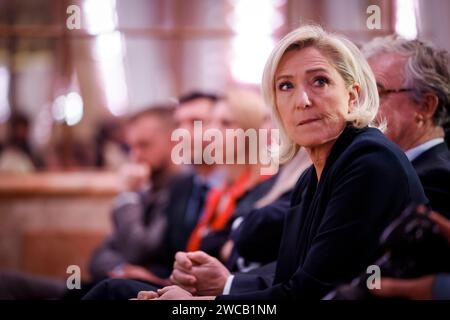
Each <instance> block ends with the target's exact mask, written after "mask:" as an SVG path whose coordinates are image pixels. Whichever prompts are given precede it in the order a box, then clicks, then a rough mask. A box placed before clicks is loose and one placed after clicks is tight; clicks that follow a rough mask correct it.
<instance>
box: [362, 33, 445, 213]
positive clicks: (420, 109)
mask: <svg viewBox="0 0 450 320" xmlns="http://www.w3.org/2000/svg"><path fill="white" fill-rule="evenodd" d="M363 52H364V53H365V56H366V57H367V58H368V62H369V64H370V66H371V68H372V70H373V72H374V74H375V78H376V81H377V85H378V90H379V95H380V112H379V118H380V120H381V121H386V122H387V130H386V132H385V134H386V136H387V137H388V138H389V139H391V140H392V141H394V142H395V143H396V144H397V145H399V146H400V148H402V150H404V151H405V153H406V155H407V157H408V158H409V160H410V161H411V163H412V165H413V167H414V168H415V169H416V171H417V174H418V176H419V178H420V181H421V183H422V185H423V188H424V190H425V194H426V196H427V198H428V199H429V200H430V204H431V207H432V208H433V209H434V210H436V211H438V212H440V213H442V214H443V215H444V216H446V217H447V218H450V201H449V199H450V188H449V185H448V182H449V181H450V152H449V149H448V146H447V145H446V143H445V141H444V137H445V129H448V128H449V123H450V58H449V54H448V52H446V51H443V50H437V49H436V48H434V47H433V46H432V45H430V44H426V43H423V42H421V41H418V40H405V39H402V38H399V37H394V36H389V37H384V38H377V39H374V40H373V41H372V42H371V43H369V44H367V45H366V46H365V47H364V48H363Z"/></svg>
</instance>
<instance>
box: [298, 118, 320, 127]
mask: <svg viewBox="0 0 450 320" xmlns="http://www.w3.org/2000/svg"><path fill="white" fill-rule="evenodd" d="M319 120H320V118H310V119H305V120H302V121H300V122H299V123H297V126H302V125H305V124H308V123H311V122H315V121H319Z"/></svg>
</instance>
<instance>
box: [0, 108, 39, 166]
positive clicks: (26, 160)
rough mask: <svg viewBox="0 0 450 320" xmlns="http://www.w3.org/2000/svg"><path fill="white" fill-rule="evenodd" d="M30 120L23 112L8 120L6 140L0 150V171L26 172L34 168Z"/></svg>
mask: <svg viewBox="0 0 450 320" xmlns="http://www.w3.org/2000/svg"><path fill="white" fill-rule="evenodd" d="M29 138H30V122H29V120H28V118H27V117H26V116H25V115H23V114H14V115H13V116H11V118H10V119H9V122H8V131H7V141H6V144H5V146H4V147H3V149H2V150H0V172H15V173H27V172H32V171H34V170H35V168H36V166H35V160H34V157H33V154H32V151H31V147H30V143H29Z"/></svg>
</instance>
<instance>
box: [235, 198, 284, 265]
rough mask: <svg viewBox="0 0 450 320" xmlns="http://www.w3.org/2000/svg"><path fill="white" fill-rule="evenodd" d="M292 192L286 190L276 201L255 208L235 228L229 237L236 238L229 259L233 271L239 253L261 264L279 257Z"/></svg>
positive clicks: (246, 258)
mask: <svg viewBox="0 0 450 320" xmlns="http://www.w3.org/2000/svg"><path fill="white" fill-rule="evenodd" d="M290 195H291V191H289V192H286V193H285V194H283V195H282V196H281V197H280V198H279V199H277V200H276V201H274V202H273V203H271V204H269V205H267V206H265V207H262V208H258V209H253V210H252V211H251V212H250V213H249V214H248V215H247V216H246V217H245V219H244V220H243V222H242V223H241V225H240V226H239V227H238V228H237V229H236V230H233V232H232V233H231V236H230V237H231V239H232V240H233V241H234V248H233V252H232V254H231V257H230V258H229V260H228V261H227V267H228V268H229V269H230V270H231V271H235V270H238V269H236V266H235V265H236V260H237V258H239V257H241V258H243V259H245V261H247V262H258V263H261V264H266V263H269V262H272V261H275V260H276V259H277V256H278V250H279V248H280V242H281V237H282V234H283V225H284V219H285V217H286V213H287V211H288V210H289V204H290V201H289V199H290Z"/></svg>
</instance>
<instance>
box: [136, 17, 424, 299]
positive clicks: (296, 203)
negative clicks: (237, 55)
mask: <svg viewBox="0 0 450 320" xmlns="http://www.w3.org/2000/svg"><path fill="white" fill-rule="evenodd" d="M263 91H264V97H265V99H266V103H268V104H269V105H271V107H272V112H273V116H274V118H275V119H276V121H277V122H278V125H279V128H280V131H281V134H280V137H281V140H282V145H281V158H282V159H289V157H291V156H292V155H293V154H295V151H296V150H298V148H299V147H300V146H301V147H304V148H305V149H306V151H307V152H308V155H309V157H310V159H311V161H312V166H311V167H310V168H308V169H307V170H306V171H305V173H304V174H303V175H302V176H301V177H300V179H299V181H298V183H297V185H296V187H295V188H294V191H293V196H292V198H291V205H290V209H289V212H288V213H287V217H286V221H285V224H284V230H283V238H282V241H281V245H280V251H279V256H278V259H277V265H276V270H275V277H274V280H273V283H272V285H271V286H269V287H268V288H266V289H264V290H257V291H251V292H245V293H240V294H230V295H219V296H218V297H216V296H203V297H197V296H193V295H192V294H191V293H189V292H188V291H185V290H183V289H182V288H181V287H179V286H169V287H165V288H163V289H160V290H158V291H156V292H141V293H140V294H139V295H138V298H140V299H216V298H217V299H220V300H225V299H230V300H240V299H320V298H322V297H323V296H324V295H325V294H326V293H327V292H329V291H330V290H331V289H333V288H334V287H335V286H337V285H339V284H340V283H343V282H345V281H349V280H351V279H352V278H353V277H355V276H356V275H357V274H359V273H360V272H362V271H363V270H364V268H365V267H366V266H367V265H368V264H369V262H371V261H372V259H373V258H374V255H375V251H376V247H377V244H378V238H379V236H380V234H381V232H382V230H383V229H384V228H385V227H386V226H387V224H388V223H389V222H390V221H391V220H392V219H393V218H394V217H396V216H398V215H399V214H400V213H401V212H402V210H403V209H404V208H405V207H406V206H407V205H408V204H409V203H410V202H413V201H414V202H422V203H423V202H427V199H426V197H425V195H424V192H423V188H422V187H421V185H420V181H419V179H418V177H417V175H416V173H415V172H414V169H413V168H412V166H411V164H410V163H409V161H408V159H407V158H406V156H405V155H404V153H403V152H402V151H401V150H400V149H399V148H398V147H397V146H395V145H394V144H393V143H391V142H390V141H389V140H388V139H387V138H385V137H384V135H383V134H382V132H381V131H380V130H378V129H376V128H373V127H370V126H371V124H372V121H373V120H374V118H375V116H376V114H377V110H378V95H377V87H376V83H375V79H374V76H373V74H372V72H371V71H370V68H369V66H368V64H367V62H366V60H365V59H364V58H363V56H362V55H361V53H360V51H359V50H358V49H357V47H356V46H355V45H354V44H353V43H351V42H350V41H348V40H346V39H345V38H343V37H341V36H338V35H334V34H330V33H327V32H325V31H324V30H323V29H321V28H320V27H316V26H303V27H300V28H298V29H296V30H294V31H292V32H291V33H289V34H288V35H286V36H285V37H284V38H283V39H282V40H281V41H280V43H278V44H277V45H276V47H275V48H274V50H273V52H272V54H271V56H270V58H269V60H268V62H267V64H266V68H265V71H264V76H263ZM261 245H264V244H263V243H262V244H261ZM188 271H189V270H188ZM254 281H255V282H257V281H258V279H257V278H255V280H254ZM261 289H262V288H261Z"/></svg>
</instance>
